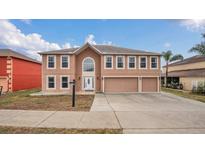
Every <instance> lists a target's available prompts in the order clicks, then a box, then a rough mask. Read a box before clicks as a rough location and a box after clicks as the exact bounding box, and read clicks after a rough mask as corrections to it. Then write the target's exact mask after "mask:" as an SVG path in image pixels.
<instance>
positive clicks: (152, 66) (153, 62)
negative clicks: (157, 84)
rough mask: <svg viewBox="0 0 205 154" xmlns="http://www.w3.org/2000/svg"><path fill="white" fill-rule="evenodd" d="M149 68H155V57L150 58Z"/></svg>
mask: <svg viewBox="0 0 205 154" xmlns="http://www.w3.org/2000/svg"><path fill="white" fill-rule="evenodd" d="M151 68H157V57H151Z"/></svg>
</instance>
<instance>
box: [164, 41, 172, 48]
mask: <svg viewBox="0 0 205 154" xmlns="http://www.w3.org/2000/svg"><path fill="white" fill-rule="evenodd" d="M171 46H172V45H171V43H169V42H165V43H164V47H165V48H170V47H171Z"/></svg>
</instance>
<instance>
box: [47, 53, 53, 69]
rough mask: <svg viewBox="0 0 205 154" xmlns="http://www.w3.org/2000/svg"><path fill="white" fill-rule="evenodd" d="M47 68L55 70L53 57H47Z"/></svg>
mask: <svg viewBox="0 0 205 154" xmlns="http://www.w3.org/2000/svg"><path fill="white" fill-rule="evenodd" d="M48 68H55V56H48Z"/></svg>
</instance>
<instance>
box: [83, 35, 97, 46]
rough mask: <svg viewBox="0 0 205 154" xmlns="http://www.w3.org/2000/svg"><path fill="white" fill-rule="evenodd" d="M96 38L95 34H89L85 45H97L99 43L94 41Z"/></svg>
mask: <svg viewBox="0 0 205 154" xmlns="http://www.w3.org/2000/svg"><path fill="white" fill-rule="evenodd" d="M94 38H95V36H94V35H93V34H89V35H88V36H87V37H86V38H85V43H87V42H88V43H90V44H92V45H96V44H97V43H96V42H95V40H94Z"/></svg>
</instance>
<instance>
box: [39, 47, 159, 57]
mask: <svg viewBox="0 0 205 154" xmlns="http://www.w3.org/2000/svg"><path fill="white" fill-rule="evenodd" d="M85 45H86V44H85ZM85 45H84V46H85ZM84 46H82V47H79V48H69V49H62V50H53V51H46V52H40V53H39V54H74V53H75V51H78V50H80V49H81V48H83V47H84ZM89 46H91V47H93V48H95V49H96V50H98V51H100V52H101V53H102V54H136V55H161V54H160V53H156V52H148V51H143V50H136V49H128V48H124V47H117V46H112V45H90V44H89Z"/></svg>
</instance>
